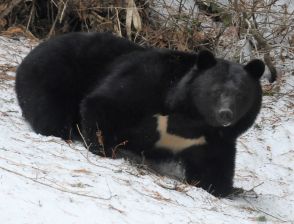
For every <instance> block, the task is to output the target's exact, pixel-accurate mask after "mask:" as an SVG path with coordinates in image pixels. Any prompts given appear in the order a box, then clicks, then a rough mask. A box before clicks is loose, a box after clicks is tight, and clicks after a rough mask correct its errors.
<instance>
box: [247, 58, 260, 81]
mask: <svg viewBox="0 0 294 224" xmlns="http://www.w3.org/2000/svg"><path fill="white" fill-rule="evenodd" d="M244 68H245V70H246V71H247V72H248V73H249V74H250V75H251V76H252V77H253V78H256V79H260V77H261V76H262V74H263V73H264V69H265V66H264V63H263V61H261V60H259V59H254V60H252V61H250V62H248V64H247V65H245V67H244Z"/></svg>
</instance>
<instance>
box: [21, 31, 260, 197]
mask: <svg viewBox="0 0 294 224" xmlns="http://www.w3.org/2000/svg"><path fill="white" fill-rule="evenodd" d="M263 71H264V64H263V63H262V62H261V61H259V60H253V61H251V62H249V63H248V64H247V65H246V66H242V65H239V64H235V63H232V62H229V61H225V60H222V59H216V58H215V57H214V56H213V55H212V54H211V53H210V52H207V51H202V52H200V53H198V54H196V53H186V52H179V51H173V50H167V49H165V50H163V49H145V48H142V47H140V46H137V45H135V44H133V43H131V42H129V41H127V40H124V39H121V38H115V37H113V36H112V35H110V34H79V33H77V34H69V35H65V36H63V37H60V38H56V39H54V40H51V41H48V42H46V43H43V44H41V45H40V46H39V47H37V48H36V49H34V50H33V51H32V52H31V53H30V54H29V55H28V56H27V58H26V59H24V61H23V63H22V64H21V65H20V67H19V69H18V70H17V76H16V92H17V96H18V100H19V104H20V106H21V108H22V110H23V114H24V117H25V118H26V119H27V120H28V121H29V122H30V124H31V125H32V127H33V128H34V130H35V131H36V132H38V133H41V134H45V135H55V136H60V137H62V138H64V139H67V138H68V137H69V132H70V130H71V129H75V125H76V124H79V125H81V128H82V133H83V137H84V138H85V140H86V142H87V144H88V145H89V149H90V151H92V152H93V153H96V154H106V156H111V155H112V149H113V148H114V147H115V146H116V145H118V144H120V143H122V142H124V141H125V140H127V141H128V144H127V146H126V148H127V149H128V150H130V151H131V152H134V153H137V154H138V155H140V154H142V152H144V156H145V157H146V158H147V159H149V160H152V161H158V162H161V161H166V160H169V159H175V160H178V161H181V163H182V164H183V166H184V169H185V175H186V179H187V181H188V182H190V183H198V186H200V187H202V188H204V189H206V190H208V191H210V192H212V193H213V194H215V195H219V196H225V195H227V194H229V193H230V192H231V191H232V186H233V175H234V166H235V165H234V161H235V153H236V149H235V145H236V139H237V137H238V136H239V135H240V134H241V133H243V132H244V131H246V130H247V129H248V128H249V127H250V126H251V125H252V124H253V122H254V120H255V118H256V116H257V114H258V112H259V110H260V104H261V87H260V83H259V78H260V77H261V75H262V73H263ZM165 116H168V117H165ZM168 121H170V122H168ZM167 123H169V124H167ZM171 127H172V128H171ZM97 130H101V131H102V136H97ZM167 130H168V131H167ZM175 135H176V136H177V137H178V138H173V137H175ZM102 137H103V138H102ZM181 138H182V139H181ZM183 138H186V139H190V140H191V141H185V143H184V145H183V144H182V143H181V140H183ZM101 139H103V142H102V141H101ZM172 141H174V142H173V143H172ZM182 142H183V141H182ZM101 144H102V145H103V147H101ZM101 149H103V150H104V151H103V152H101Z"/></svg>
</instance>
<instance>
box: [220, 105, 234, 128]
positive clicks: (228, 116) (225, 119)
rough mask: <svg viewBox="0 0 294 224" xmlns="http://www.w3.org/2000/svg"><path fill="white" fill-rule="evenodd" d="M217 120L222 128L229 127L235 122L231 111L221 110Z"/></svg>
mask: <svg viewBox="0 0 294 224" xmlns="http://www.w3.org/2000/svg"><path fill="white" fill-rule="evenodd" d="M217 119H218V122H219V123H220V124H221V125H222V126H224V127H227V126H229V125H230V124H231V123H232V121H233V112H232V111H231V110H230V109H220V110H219V111H218V116H217Z"/></svg>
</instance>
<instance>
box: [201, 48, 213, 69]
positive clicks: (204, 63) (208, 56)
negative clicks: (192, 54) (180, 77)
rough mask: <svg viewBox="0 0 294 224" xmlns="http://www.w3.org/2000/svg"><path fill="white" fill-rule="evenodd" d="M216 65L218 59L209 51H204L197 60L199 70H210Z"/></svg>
mask: <svg viewBox="0 0 294 224" xmlns="http://www.w3.org/2000/svg"><path fill="white" fill-rule="evenodd" d="M215 64H216V59H215V57H214V55H213V53H211V52H210V51H208V50H202V51H200V52H199V53H198V58H197V68H198V69H199V70H205V69H208V68H211V67H212V66H214V65H215Z"/></svg>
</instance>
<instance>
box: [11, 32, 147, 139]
mask: <svg viewBox="0 0 294 224" xmlns="http://www.w3.org/2000/svg"><path fill="white" fill-rule="evenodd" d="M137 50H138V51H142V50H144V49H143V48H142V47H140V46H138V45H135V44H134V43H132V42H130V41H127V40H125V39H122V38H118V37H115V36H113V35H112V34H110V33H104V34H99V33H90V34H87V33H69V34H66V35H63V36H60V37H57V38H54V39H52V40H50V41H48V42H44V43H41V44H40V45H39V46H37V47H36V48H35V49H34V50H32V52H31V53H30V54H29V55H28V56H27V57H26V58H25V59H24V60H23V62H22V63H21V65H20V66H19V68H18V70H17V76H16V92H17V97H18V101H19V104H20V106H21V108H22V111H23V116H24V117H25V118H26V119H27V120H28V122H29V123H30V124H31V126H32V128H33V129H34V130H35V131H36V132H37V133H40V134H43V135H54V136H58V137H62V138H63V139H69V138H71V137H74V136H72V134H73V135H75V134H77V133H75V132H76V124H79V123H80V113H79V104H80V102H81V100H82V99H83V98H84V97H85V96H86V95H87V94H88V93H89V92H90V91H91V90H92V89H93V88H95V86H96V85H97V84H98V83H99V81H100V80H102V79H103V77H104V76H107V74H108V73H107V69H108V68H109V66H110V64H111V63H112V62H113V61H114V60H115V59H116V58H117V57H120V56H122V55H123V54H127V53H129V52H131V51H137ZM72 131H73V133H72Z"/></svg>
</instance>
